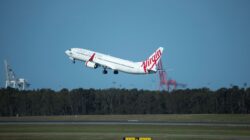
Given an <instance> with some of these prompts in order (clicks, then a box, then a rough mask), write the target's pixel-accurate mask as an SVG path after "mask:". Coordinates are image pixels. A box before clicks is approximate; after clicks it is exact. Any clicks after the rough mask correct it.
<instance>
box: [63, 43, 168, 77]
mask: <svg viewBox="0 0 250 140" xmlns="http://www.w3.org/2000/svg"><path fill="white" fill-rule="evenodd" d="M65 53H66V55H67V56H68V57H69V59H70V60H72V62H73V63H75V61H76V60H79V61H83V62H84V63H85V66H87V67H89V68H93V69H96V68H98V67H103V71H102V73H103V74H107V73H108V71H107V69H112V70H113V72H114V74H118V71H120V72H124V73H129V74H153V73H156V72H157V64H158V62H159V60H160V59H161V56H162V53H163V47H159V48H158V49H157V50H156V51H155V52H154V53H153V54H152V55H150V57H149V58H148V59H147V60H145V61H141V62H133V61H129V60H124V59H120V58H117V57H113V56H110V55H106V54H102V53H98V52H95V51H91V50H87V49H82V48H71V49H68V50H66V51H65Z"/></svg>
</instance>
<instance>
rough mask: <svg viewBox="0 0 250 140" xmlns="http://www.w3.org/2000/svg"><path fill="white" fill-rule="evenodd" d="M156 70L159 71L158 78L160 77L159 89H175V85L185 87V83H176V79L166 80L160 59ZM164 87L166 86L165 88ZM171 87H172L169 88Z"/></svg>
mask: <svg viewBox="0 0 250 140" xmlns="http://www.w3.org/2000/svg"><path fill="white" fill-rule="evenodd" d="M157 67H158V72H159V78H160V84H159V89H160V90H161V89H163V90H166V89H167V90H168V91H169V90H170V89H176V88H177V87H183V88H184V87H186V85H185V84H181V83H177V82H176V80H173V79H169V80H167V73H166V71H165V70H164V68H163V65H162V61H161V59H160V61H159V63H158V65H157ZM165 87H166V88H165ZM171 87H172V88H171Z"/></svg>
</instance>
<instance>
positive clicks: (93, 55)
mask: <svg viewBox="0 0 250 140" xmlns="http://www.w3.org/2000/svg"><path fill="white" fill-rule="evenodd" d="M94 57H95V53H93V54H92V55H91V57H90V58H89V61H93V59H94Z"/></svg>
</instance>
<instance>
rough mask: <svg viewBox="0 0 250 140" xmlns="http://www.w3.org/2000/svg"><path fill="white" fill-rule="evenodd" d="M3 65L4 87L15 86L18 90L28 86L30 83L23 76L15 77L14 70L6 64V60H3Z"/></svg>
mask: <svg viewBox="0 0 250 140" xmlns="http://www.w3.org/2000/svg"><path fill="white" fill-rule="evenodd" d="M4 67H5V75H6V81H5V88H7V87H11V88H17V89H20V90H25V89H26V88H28V87H29V86H30V84H29V83H28V82H27V80H25V79H24V78H17V77H16V75H15V73H14V71H13V70H12V69H11V67H10V65H9V64H8V62H7V60H4Z"/></svg>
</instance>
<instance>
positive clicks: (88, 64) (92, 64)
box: [85, 61, 98, 69]
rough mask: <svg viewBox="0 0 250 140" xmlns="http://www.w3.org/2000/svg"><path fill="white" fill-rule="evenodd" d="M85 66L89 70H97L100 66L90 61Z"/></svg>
mask: <svg viewBox="0 0 250 140" xmlns="http://www.w3.org/2000/svg"><path fill="white" fill-rule="evenodd" d="M85 65H86V66H87V67H89V68H94V69H96V68H97V67H98V65H97V64H96V63H94V62H90V61H87V62H86V63H85Z"/></svg>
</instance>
